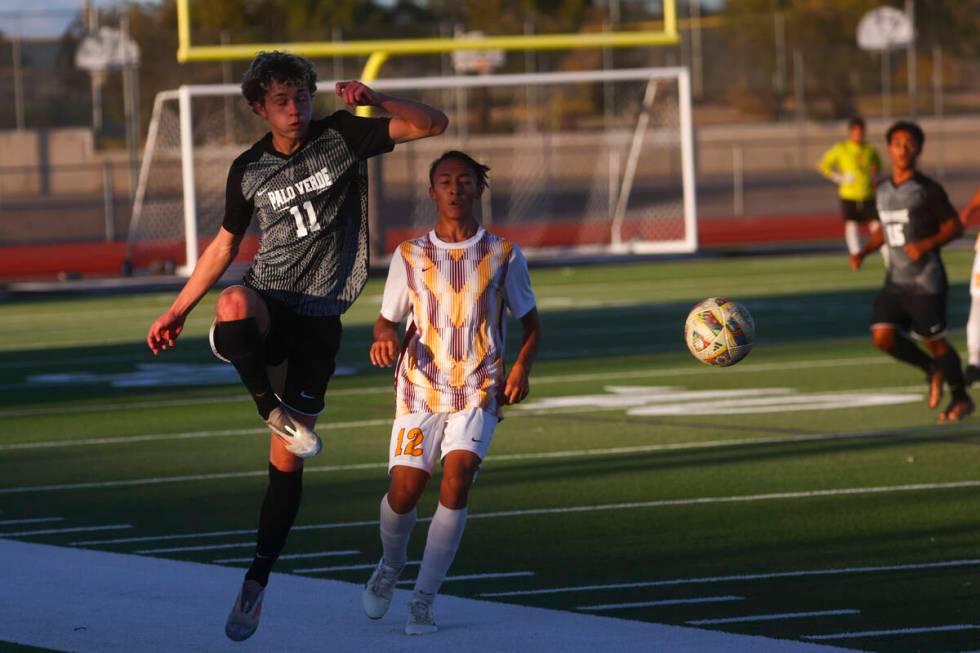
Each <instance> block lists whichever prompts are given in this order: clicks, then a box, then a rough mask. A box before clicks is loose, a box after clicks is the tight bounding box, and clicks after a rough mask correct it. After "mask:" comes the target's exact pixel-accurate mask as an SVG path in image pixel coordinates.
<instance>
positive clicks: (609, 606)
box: [575, 596, 745, 612]
mask: <svg viewBox="0 0 980 653" xmlns="http://www.w3.org/2000/svg"><path fill="white" fill-rule="evenodd" d="M744 600H745V597H744V596H701V597H698V598H695V599H663V600H660V601H636V602H635V603H601V604H599V605H580V606H578V607H577V608H575V609H576V610H587V611H589V612H601V611H604V610H628V609H631V608H655V607H659V606H663V605H688V604H692V605H693V604H697V603H725V602H728V601H744Z"/></svg>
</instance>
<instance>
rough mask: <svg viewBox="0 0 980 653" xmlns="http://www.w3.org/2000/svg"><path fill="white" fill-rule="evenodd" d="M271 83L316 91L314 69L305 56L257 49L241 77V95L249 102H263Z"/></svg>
mask: <svg viewBox="0 0 980 653" xmlns="http://www.w3.org/2000/svg"><path fill="white" fill-rule="evenodd" d="M273 82H279V83H280V84H287V85H289V86H299V87H305V88H306V89H307V90H308V91H309V92H310V95H311V96H312V95H313V94H314V93H316V70H314V69H313V64H312V63H310V61H309V60H308V59H304V58H303V57H298V56H296V55H295V54H289V53H288V52H280V51H278V50H274V51H272V52H259V53H258V55H256V57H255V59H252V63H250V64H249V66H248V70H246V71H245V75H244V76H243V77H242V95H244V96H245V99H246V100H247V101H248V103H249V104H250V105H251V104H255V103H258V104H262V100H263V99H264V98H265V94H266V93H267V92H268V90H269V87H270V86H272V83H273Z"/></svg>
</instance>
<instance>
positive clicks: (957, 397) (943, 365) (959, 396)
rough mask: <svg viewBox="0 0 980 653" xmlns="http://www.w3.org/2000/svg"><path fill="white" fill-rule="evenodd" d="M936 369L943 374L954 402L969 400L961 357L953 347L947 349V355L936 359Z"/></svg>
mask: <svg viewBox="0 0 980 653" xmlns="http://www.w3.org/2000/svg"><path fill="white" fill-rule="evenodd" d="M936 369H938V370H940V371H941V372H942V373H943V378H944V379H945V381H946V385H947V386H949V393H950V394H951V395H952V396H953V400H954V401H962V400H963V399H966V398H967V394H966V387H965V386H966V384H965V382H964V381H963V369H962V368H961V367H960V357H959V355H958V354H957V353H956V350H955V349H953V348H952V347H947V348H946V353H945V354H943V355H942V356H939V357H937V358H936Z"/></svg>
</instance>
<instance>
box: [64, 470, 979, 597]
mask: <svg viewBox="0 0 980 653" xmlns="http://www.w3.org/2000/svg"><path fill="white" fill-rule="evenodd" d="M975 487H980V481H959V482H953V483H918V484H911V485H890V486H879V487H856V488H840V489H836V490H807V491H803V492H772V493H769V494H747V495H739V496H728V497H698V498H691V499H660V500H656V501H636V502H630V503H609V504H597V505H591V506H568V507H564V508H529V509H525V510H506V511H500V512H485V513H471V514H470V515H469V517H468V519H493V518H499V517H525V516H530V515H559V514H569V513H585V512H602V511H607V510H635V509H641V508H666V507H675V506H692V505H712V504H723V503H746V502H753V501H776V500H787V499H812V498H821V497H839V496H856V495H864V494H890V493H895V492H924V491H932V490H957V489H963V488H975ZM430 520H431V518H425V517H424V518H420V519H419V522H426V521H430ZM377 525H378V521H377V520H376V519H375V520H364V521H353V522H336V523H327V524H305V525H302V526H294V527H293V528H292V530H293V531H300V530H323V529H332V528H354V527H359V526H377ZM253 532H254V530H252V529H241V530H230V531H211V532H200V533H185V534H179V535H150V536H146V537H133V538H123V539H116V540H85V541H78V542H70V543H69V544H71V545H72V546H89V545H96V544H126V543H129V542H150V541H163V540H176V539H195V538H201V537H215V536H222V535H243V534H246V533H253ZM657 582H659V583H663V584H667V581H657ZM640 586H643V585H640ZM559 591H569V590H559ZM532 593H535V592H532ZM536 593H549V592H548V591H541V590H539V591H537V592H536Z"/></svg>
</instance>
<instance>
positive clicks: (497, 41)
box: [177, 0, 680, 81]
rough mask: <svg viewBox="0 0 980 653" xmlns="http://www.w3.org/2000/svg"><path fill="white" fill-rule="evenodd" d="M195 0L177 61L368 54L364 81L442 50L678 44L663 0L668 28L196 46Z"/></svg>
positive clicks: (181, 29) (180, 5)
mask: <svg viewBox="0 0 980 653" xmlns="http://www.w3.org/2000/svg"><path fill="white" fill-rule="evenodd" d="M190 4H191V3H190V0H177V38H178V48H177V61H179V62H181V63H187V62H192V61H230V60H240V59H252V58H253V57H255V55H256V54H257V53H258V52H260V51H262V50H267V51H268V50H288V51H290V52H293V53H295V54H298V55H302V56H304V57H314V58H326V57H363V56H366V57H368V60H367V62H366V64H365V66H364V70H363V71H362V73H361V79H362V80H364V81H373V80H374V79H377V76H378V73H379V72H380V70H381V67H382V66H383V65H384V62H385V61H386V60H387V59H388V57H391V56H396V55H407V54H441V53H445V52H454V51H457V50H505V51H508V50H576V49H581V48H628V47H640V46H664V45H674V44H676V43H678V42H679V41H680V35H679V34H678V31H677V6H676V0H663V8H664V20H663V29H662V30H644V31H636V32H612V31H610V32H596V33H588V34H541V35H521V36H486V37H482V38H465V39H461V38H430V39H380V40H369V41H308V42H292V43H241V44H237V45H194V44H192V43H191V27H190Z"/></svg>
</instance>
